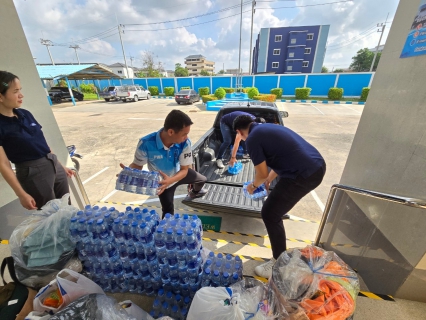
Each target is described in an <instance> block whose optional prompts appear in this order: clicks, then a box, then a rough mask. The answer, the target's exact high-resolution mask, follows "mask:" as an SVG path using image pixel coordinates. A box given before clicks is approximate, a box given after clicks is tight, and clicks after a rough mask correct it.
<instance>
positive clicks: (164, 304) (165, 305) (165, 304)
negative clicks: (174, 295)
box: [163, 301, 169, 309]
mask: <svg viewBox="0 0 426 320" xmlns="http://www.w3.org/2000/svg"><path fill="white" fill-rule="evenodd" d="M168 307H169V304H168V303H167V302H166V301H164V302H163V308H164V309H167V308H168Z"/></svg>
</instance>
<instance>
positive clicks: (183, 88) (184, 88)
mask: <svg viewBox="0 0 426 320" xmlns="http://www.w3.org/2000/svg"><path fill="white" fill-rule="evenodd" d="M180 90H191V87H180Z"/></svg>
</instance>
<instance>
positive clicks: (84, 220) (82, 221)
mask: <svg viewBox="0 0 426 320" xmlns="http://www.w3.org/2000/svg"><path fill="white" fill-rule="evenodd" d="M85 222H86V219H84V218H81V219H80V220H78V223H85Z"/></svg>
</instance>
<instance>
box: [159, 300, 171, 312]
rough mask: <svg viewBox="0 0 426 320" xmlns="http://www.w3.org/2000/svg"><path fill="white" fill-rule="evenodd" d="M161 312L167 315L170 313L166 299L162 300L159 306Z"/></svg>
mask: <svg viewBox="0 0 426 320" xmlns="http://www.w3.org/2000/svg"><path fill="white" fill-rule="evenodd" d="M161 313H162V314H165V315H169V314H170V306H169V304H168V303H167V301H164V302H163V304H162V306H161Z"/></svg>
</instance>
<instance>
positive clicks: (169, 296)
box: [165, 291, 175, 305]
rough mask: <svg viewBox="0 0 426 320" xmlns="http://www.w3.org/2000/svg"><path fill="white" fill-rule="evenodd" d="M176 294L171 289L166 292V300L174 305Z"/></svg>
mask: <svg viewBox="0 0 426 320" xmlns="http://www.w3.org/2000/svg"><path fill="white" fill-rule="evenodd" d="M174 300H175V299H174V296H173V293H172V292H171V291H168V292H166V297H165V301H166V302H167V303H168V304H169V305H172V304H173V302H174Z"/></svg>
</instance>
